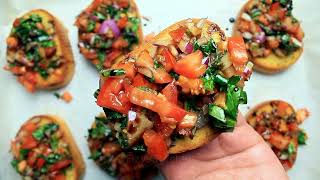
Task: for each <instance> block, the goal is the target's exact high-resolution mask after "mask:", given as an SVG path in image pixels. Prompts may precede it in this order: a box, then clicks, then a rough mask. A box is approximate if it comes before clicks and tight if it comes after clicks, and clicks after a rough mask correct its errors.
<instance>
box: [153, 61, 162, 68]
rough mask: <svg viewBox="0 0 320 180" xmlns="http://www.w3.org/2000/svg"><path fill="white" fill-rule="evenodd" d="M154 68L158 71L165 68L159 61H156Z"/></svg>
mask: <svg viewBox="0 0 320 180" xmlns="http://www.w3.org/2000/svg"><path fill="white" fill-rule="evenodd" d="M153 67H154V69H158V68H160V67H163V66H162V64H161V63H160V62H159V61H157V60H154V66H153Z"/></svg>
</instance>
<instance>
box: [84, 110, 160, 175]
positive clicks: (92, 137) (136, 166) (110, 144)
mask: <svg viewBox="0 0 320 180" xmlns="http://www.w3.org/2000/svg"><path fill="white" fill-rule="evenodd" d="M110 113H111V112H110ZM116 116H118V118H117V119H115V117H116ZM124 119H125V117H123V116H122V115H121V114H119V113H114V114H113V115H111V116H109V117H108V118H107V117H106V116H105V115H104V114H101V115H99V116H97V117H96V118H95V120H94V123H93V124H92V126H91V128H90V129H89V130H88V132H89V135H88V136H87V138H88V139H87V140H88V146H89V149H90V152H91V155H90V157H89V158H90V159H92V160H94V161H95V162H96V164H97V165H98V166H99V167H100V168H101V169H103V170H104V171H106V172H107V173H108V174H109V175H111V176H117V179H126V180H129V179H131V180H135V179H137V180H138V179H147V177H149V176H153V175H155V174H156V173H157V168H156V167H155V161H154V159H152V158H151V157H150V156H148V154H147V151H146V147H145V146H144V144H143V143H142V142H141V143H139V144H136V145H135V146H134V147H132V148H128V146H127V145H126V143H127V142H126V139H124V137H122V136H121V134H120V133H119V132H118V131H117V130H116V129H119V128H123V126H126V125H125V123H124V122H121V120H124Z"/></svg>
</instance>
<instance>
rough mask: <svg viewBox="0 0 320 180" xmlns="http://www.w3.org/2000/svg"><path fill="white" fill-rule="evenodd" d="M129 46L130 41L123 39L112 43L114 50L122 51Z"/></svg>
mask: <svg viewBox="0 0 320 180" xmlns="http://www.w3.org/2000/svg"><path fill="white" fill-rule="evenodd" d="M128 45H129V43H128V41H126V40H125V39H123V38H122V37H120V38H118V39H117V40H115V41H114V42H113V43H112V48H114V49H122V48H125V47H127V46H128Z"/></svg>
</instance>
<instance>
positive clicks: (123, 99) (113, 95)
mask: <svg viewBox="0 0 320 180" xmlns="http://www.w3.org/2000/svg"><path fill="white" fill-rule="evenodd" d="M123 87H124V86H123V80H122V79H117V78H108V79H107V80H106V81H105V82H104V83H103V85H102V88H101V91H100V93H99V95H98V97H97V104H98V105H99V106H101V107H106V108H110V109H112V110H115V111H118V112H120V113H123V114H126V113H128V111H129V109H130V108H131V103H129V99H128V97H127V96H124V95H120V93H121V94H123V93H124V91H121V89H122V88H123ZM119 97H120V98H119Z"/></svg>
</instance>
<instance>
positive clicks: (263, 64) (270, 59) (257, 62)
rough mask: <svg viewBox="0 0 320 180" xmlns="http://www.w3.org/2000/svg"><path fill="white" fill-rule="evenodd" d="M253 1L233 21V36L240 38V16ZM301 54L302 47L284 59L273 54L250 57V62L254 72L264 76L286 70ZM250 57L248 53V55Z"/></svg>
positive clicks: (250, 0)
mask: <svg viewBox="0 0 320 180" xmlns="http://www.w3.org/2000/svg"><path fill="white" fill-rule="evenodd" d="M253 1H255V0H249V1H248V2H247V3H246V4H245V5H244V6H243V7H242V8H241V10H240V12H239V14H238V16H237V19H236V21H235V24H234V26H233V35H234V36H242V33H241V32H240V31H239V30H238V29H239V28H238V27H239V23H240V19H241V15H242V14H243V13H244V12H245V8H246V7H247V6H248V5H250V4H251V3H252V2H253ZM302 52H303V46H302V47H300V48H299V49H298V50H296V51H295V52H293V53H291V54H290V55H288V56H285V57H279V56H276V55H275V54H274V53H271V54H270V55H269V56H267V57H258V58H254V57H251V58H250V61H251V62H252V63H253V64H254V67H253V68H254V70H256V71H258V72H261V73H265V74H275V73H279V72H282V71H284V70H286V69H288V68H289V67H290V66H292V65H293V64H295V63H296V62H297V61H298V59H299V58H300V56H301V54H302ZM248 54H249V55H250V53H248Z"/></svg>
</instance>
